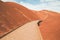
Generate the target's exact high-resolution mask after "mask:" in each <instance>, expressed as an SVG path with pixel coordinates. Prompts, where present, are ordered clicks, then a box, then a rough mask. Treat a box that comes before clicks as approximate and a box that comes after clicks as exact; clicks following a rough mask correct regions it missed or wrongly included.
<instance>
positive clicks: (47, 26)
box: [35, 10, 60, 40]
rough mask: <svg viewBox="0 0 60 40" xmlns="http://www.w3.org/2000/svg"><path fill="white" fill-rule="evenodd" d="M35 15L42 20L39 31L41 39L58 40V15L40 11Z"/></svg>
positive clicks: (59, 28)
mask: <svg viewBox="0 0 60 40" xmlns="http://www.w3.org/2000/svg"><path fill="white" fill-rule="evenodd" d="M35 12H36V11H35ZM36 15H38V17H39V18H40V19H41V20H42V23H41V24H40V30H41V33H42V36H43V39H44V40H60V13H57V12H52V11H48V10H42V11H38V12H36Z"/></svg>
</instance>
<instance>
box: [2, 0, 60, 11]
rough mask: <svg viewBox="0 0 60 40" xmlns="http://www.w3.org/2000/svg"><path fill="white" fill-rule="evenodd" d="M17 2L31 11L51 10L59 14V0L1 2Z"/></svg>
mask: <svg viewBox="0 0 60 40" xmlns="http://www.w3.org/2000/svg"><path fill="white" fill-rule="evenodd" d="M3 1H5V2H6V1H11V2H17V3H18V4H21V5H23V6H25V7H27V8H28V9H31V10H38V11H39V10H52V11H56V12H60V0H3Z"/></svg>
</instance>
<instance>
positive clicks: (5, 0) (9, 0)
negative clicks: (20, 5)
mask: <svg viewBox="0 0 60 40" xmlns="http://www.w3.org/2000/svg"><path fill="white" fill-rule="evenodd" d="M2 1H4V2H16V1H14V0H2Z"/></svg>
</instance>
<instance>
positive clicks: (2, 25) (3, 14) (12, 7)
mask: <svg viewBox="0 0 60 40" xmlns="http://www.w3.org/2000/svg"><path fill="white" fill-rule="evenodd" d="M37 19H38V17H36V15H35V14H34V13H33V12H32V11H30V10H29V9H27V8H25V7H23V6H21V5H19V4H16V3H11V2H2V1H0V38H1V37H3V36H5V35H6V34H7V33H9V32H11V31H13V30H15V29H16V28H18V27H19V26H22V25H23V24H25V23H27V22H30V21H33V20H37Z"/></svg>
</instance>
